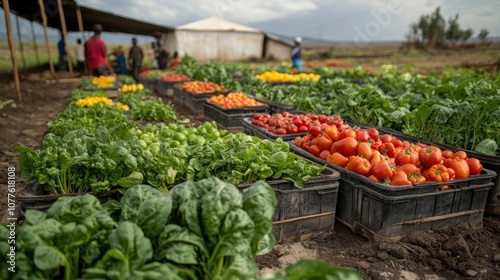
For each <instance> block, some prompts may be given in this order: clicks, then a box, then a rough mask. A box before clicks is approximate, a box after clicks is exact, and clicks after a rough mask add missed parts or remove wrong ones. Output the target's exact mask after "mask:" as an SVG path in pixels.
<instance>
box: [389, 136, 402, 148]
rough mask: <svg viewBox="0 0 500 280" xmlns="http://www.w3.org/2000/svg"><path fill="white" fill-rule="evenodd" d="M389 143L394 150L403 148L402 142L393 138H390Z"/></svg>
mask: <svg viewBox="0 0 500 280" xmlns="http://www.w3.org/2000/svg"><path fill="white" fill-rule="evenodd" d="M391 143H392V145H394V148H399V147H403V141H401V140H399V139H395V138H394V137H393V138H392V141H391Z"/></svg>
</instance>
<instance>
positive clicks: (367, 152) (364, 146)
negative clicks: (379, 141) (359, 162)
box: [358, 142, 373, 160]
mask: <svg viewBox="0 0 500 280" xmlns="http://www.w3.org/2000/svg"><path fill="white" fill-rule="evenodd" d="M358 156H360V157H363V158H366V159H367V160H371V159H372V156H373V150H372V147H371V145H370V144H369V143H368V142H361V143H359V145H358Z"/></svg>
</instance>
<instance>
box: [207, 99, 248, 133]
mask: <svg viewBox="0 0 500 280" xmlns="http://www.w3.org/2000/svg"><path fill="white" fill-rule="evenodd" d="M204 106H205V116H206V117H207V118H210V119H212V120H214V121H215V122H216V123H218V124H219V125H221V126H223V127H225V128H227V127H236V126H243V123H242V120H243V118H247V117H253V115H254V113H248V114H245V113H243V114H227V113H225V112H223V111H222V110H219V109H218V108H217V107H215V106H214V105H213V104H210V103H208V102H205V103H204Z"/></svg>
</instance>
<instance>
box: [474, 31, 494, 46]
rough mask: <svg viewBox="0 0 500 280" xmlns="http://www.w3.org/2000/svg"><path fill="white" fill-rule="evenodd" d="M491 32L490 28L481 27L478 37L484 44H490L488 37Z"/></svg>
mask: <svg viewBox="0 0 500 280" xmlns="http://www.w3.org/2000/svg"><path fill="white" fill-rule="evenodd" d="M489 34H490V32H488V30H486V29H481V31H479V34H478V35H477V38H478V39H479V42H480V43H481V44H482V45H489V44H490V43H491V42H490V40H489V39H488V35H489Z"/></svg>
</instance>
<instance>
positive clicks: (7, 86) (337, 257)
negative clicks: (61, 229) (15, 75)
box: [0, 76, 500, 279]
mask: <svg viewBox="0 0 500 280" xmlns="http://www.w3.org/2000/svg"><path fill="white" fill-rule="evenodd" d="M10 80H11V78H10V76H5V77H1V76H0V82H1V83H0V100H6V99H14V100H15V99H16V93H15V89H14V87H13V83H12V82H10ZM76 86H77V83H54V84H52V83H48V82H47V81H46V80H27V79H23V83H22V90H23V98H24V100H23V102H22V103H19V102H15V103H11V104H9V105H7V106H6V107H5V108H3V109H2V110H1V111H0V120H1V122H0V131H1V133H0V145H1V150H0V198H1V200H0V218H2V217H3V219H2V222H3V223H5V222H6V217H5V215H4V214H6V213H5V210H6V208H7V207H6V186H7V184H6V178H7V168H8V167H9V166H14V167H16V168H17V153H15V152H13V151H12V147H13V146H15V145H16V144H18V143H21V144H24V145H27V146H30V147H34V148H39V147H40V143H41V141H42V139H43V136H44V134H45V133H46V132H47V122H48V121H50V120H52V119H53V118H54V117H56V115H57V114H58V113H59V112H61V111H62V110H63V109H64V108H65V107H66V106H67V104H68V103H69V97H70V91H71V90H72V89H73V88H75V87H76ZM164 100H165V101H171V98H164ZM174 105H175V104H174ZM176 109H177V110H178V111H179V112H180V113H181V114H182V115H183V116H186V117H191V118H192V119H193V120H194V121H195V122H201V121H202V120H203V119H201V118H196V117H193V116H192V115H191V114H190V113H188V112H185V111H184V108H182V107H180V106H177V107H176ZM16 173H17V175H16V176H17V178H16V181H17V185H16V186H17V188H16V193H17V194H20V193H23V192H28V191H29V190H30V187H31V185H32V183H33V182H28V181H26V180H24V179H23V178H22V177H21V175H20V172H19V170H16ZM17 208H19V205H18V207H17ZM303 258H309V259H320V260H323V261H326V262H328V263H330V264H333V265H335V266H340V267H350V268H354V269H356V270H357V271H358V272H359V273H360V274H361V275H362V276H363V277H364V278H365V279H500V218H499V217H485V218H484V222H483V227H482V228H479V229H477V228H476V229H472V228H468V227H467V226H465V225H460V226H456V227H453V228H450V229H445V230H439V231H427V232H420V233H416V234H413V235H409V236H407V237H405V238H403V239H402V240H400V241H398V242H393V243H375V242H371V241H369V240H366V239H365V238H363V237H361V236H359V235H356V234H354V233H352V232H351V231H350V230H349V229H348V228H347V227H345V226H343V225H342V224H340V223H338V222H337V223H336V224H335V229H334V230H333V231H331V232H323V233H319V234H316V235H314V236H313V237H311V238H310V239H308V240H305V241H300V242H292V243H286V244H280V245H277V246H276V247H275V249H274V250H273V251H272V252H271V253H269V254H267V255H265V256H260V257H258V259H257V263H258V265H259V268H260V269H261V272H262V273H264V272H270V271H276V270H281V269H283V267H285V266H286V265H288V264H290V263H293V262H296V261H297V260H299V259H303Z"/></svg>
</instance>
